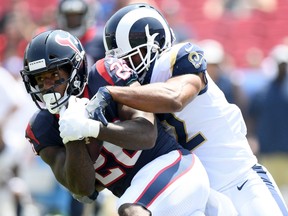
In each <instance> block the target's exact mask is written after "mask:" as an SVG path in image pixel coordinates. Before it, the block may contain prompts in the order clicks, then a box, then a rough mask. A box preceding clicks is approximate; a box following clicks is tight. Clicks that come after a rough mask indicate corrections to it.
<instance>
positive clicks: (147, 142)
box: [98, 118, 157, 150]
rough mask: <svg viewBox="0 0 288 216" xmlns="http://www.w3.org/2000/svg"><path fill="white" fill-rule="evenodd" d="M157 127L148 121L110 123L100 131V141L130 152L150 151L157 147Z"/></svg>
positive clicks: (140, 119) (141, 119) (139, 119)
mask: <svg viewBox="0 0 288 216" xmlns="http://www.w3.org/2000/svg"><path fill="white" fill-rule="evenodd" d="M156 138H157V127H156V126H155V125H153V124H152V123H151V122H149V121H148V120H146V119H143V118H137V119H133V120H129V121H121V122H117V123H109V124H108V125H107V127H105V126H103V127H101V129H100V133H99V135H98V139H100V140H103V141H107V142H110V143H112V144H115V145H117V146H120V147H122V148H125V149H129V150H143V149H150V148H152V147H153V146H154V145H155V142H156Z"/></svg>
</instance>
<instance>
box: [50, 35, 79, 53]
mask: <svg viewBox="0 0 288 216" xmlns="http://www.w3.org/2000/svg"><path fill="white" fill-rule="evenodd" d="M55 41H56V42H57V43H58V44H59V45H61V46H68V47H70V48H71V49H72V50H74V51H75V52H76V53H78V54H80V51H79V50H78V48H77V47H76V46H75V44H74V43H76V44H77V43H78V42H77V41H75V42H74V43H73V42H72V41H71V38H70V35H68V37H67V38H63V37H61V36H60V35H59V34H57V35H56V36H55Z"/></svg>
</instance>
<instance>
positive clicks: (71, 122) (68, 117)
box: [59, 96, 101, 144]
mask: <svg viewBox="0 0 288 216" xmlns="http://www.w3.org/2000/svg"><path fill="white" fill-rule="evenodd" d="M88 101H89V100H88V99H87V98H76V97H75V96H71V97H70V98H69V103H68V108H67V109H66V110H65V111H63V110H61V111H60V120H59V130H60V136H61V138H62V141H63V143H64V144H66V143H67V142H69V141H74V140H81V139H84V138H85V137H94V138H97V137H98V134H99V131H100V124H101V123H100V122H99V121H95V120H92V119H89V118H88V113H87V111H86V104H87V103H88Z"/></svg>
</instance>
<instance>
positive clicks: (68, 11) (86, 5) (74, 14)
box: [57, 0, 98, 38]
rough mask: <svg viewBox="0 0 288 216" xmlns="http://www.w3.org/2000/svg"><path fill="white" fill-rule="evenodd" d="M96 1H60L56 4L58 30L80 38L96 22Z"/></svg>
mask: <svg viewBox="0 0 288 216" xmlns="http://www.w3.org/2000/svg"><path fill="white" fill-rule="evenodd" d="M97 9H98V5H97V1H93V0H91V1H88V0H60V2H59V4H58V14H57V25H58V28H60V29H63V30H65V31H68V32H69V33H71V34H72V35H74V36H76V37H78V38H81V37H82V36H83V35H84V34H85V33H86V31H87V29H88V28H89V27H91V26H92V25H94V24H95V22H96V12H97Z"/></svg>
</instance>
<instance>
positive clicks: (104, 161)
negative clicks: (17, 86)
mask: <svg viewBox="0 0 288 216" xmlns="http://www.w3.org/2000/svg"><path fill="white" fill-rule="evenodd" d="M99 65H100V66H101V65H102V64H101V63H100V64H99ZM111 84H113V83H111V79H110V75H109V73H107V71H106V70H105V67H98V68H97V69H96V65H94V66H93V67H92V70H91V71H90V72H89V78H88V92H89V98H91V97H92V96H93V95H94V94H95V93H96V92H97V90H98V88H99V87H101V86H105V85H111ZM85 92H87V89H86V91H85ZM111 110H112V112H107V113H106V115H107V116H106V117H107V119H108V120H110V121H113V119H115V118H117V104H116V103H115V104H112V107H111ZM58 128H59V124H58V116H57V115H52V114H51V113H49V111H47V110H41V111H38V112H37V113H35V115H34V116H33V118H32V119H31V121H30V123H29V125H28V127H27V129H26V137H27V138H28V140H29V141H30V142H31V144H32V146H33V149H34V150H35V153H36V154H39V152H40V151H41V150H42V149H43V148H45V147H47V146H62V147H63V146H64V144H63V143H62V139H61V137H60V135H59V129H58ZM176 149H180V150H181V151H182V152H183V154H189V151H187V150H183V149H182V147H181V146H180V145H179V144H178V143H177V142H176V140H175V139H174V138H173V137H172V136H170V135H169V134H168V133H167V132H166V131H165V129H164V128H163V126H162V125H161V123H160V122H159V121H158V138H157V141H156V144H155V146H154V147H153V148H152V149H149V150H140V151H135V150H127V149H123V148H121V147H118V146H116V145H113V144H111V143H108V142H104V143H103V148H102V150H101V153H100V155H99V157H98V159H97V160H96V162H95V164H94V167H95V176H96V181H98V182H99V183H100V184H102V185H103V186H105V187H106V188H108V189H109V190H110V191H112V193H113V194H114V195H116V196H117V197H120V196H121V195H122V194H123V193H124V192H125V190H126V189H127V188H128V187H129V186H130V183H131V180H132V178H133V177H134V176H135V174H136V173H137V172H138V171H139V170H140V169H141V168H142V167H144V166H145V165H146V164H148V163H149V162H150V161H152V160H153V159H155V158H158V157H159V156H161V155H164V154H166V153H168V152H171V151H173V150H176Z"/></svg>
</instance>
